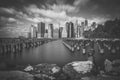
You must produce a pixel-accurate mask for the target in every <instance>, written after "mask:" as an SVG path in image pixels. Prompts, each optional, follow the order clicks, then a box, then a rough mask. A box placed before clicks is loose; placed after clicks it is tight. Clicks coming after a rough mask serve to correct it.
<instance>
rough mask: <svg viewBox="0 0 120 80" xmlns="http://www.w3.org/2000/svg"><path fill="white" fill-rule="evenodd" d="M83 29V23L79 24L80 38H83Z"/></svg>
mask: <svg viewBox="0 0 120 80" xmlns="http://www.w3.org/2000/svg"><path fill="white" fill-rule="evenodd" d="M84 28H85V23H84V22H81V26H80V37H84V36H83V33H84Z"/></svg>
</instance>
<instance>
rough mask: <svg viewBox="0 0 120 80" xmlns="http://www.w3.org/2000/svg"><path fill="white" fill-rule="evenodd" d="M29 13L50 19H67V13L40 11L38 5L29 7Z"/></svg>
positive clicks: (27, 9)
mask: <svg viewBox="0 0 120 80" xmlns="http://www.w3.org/2000/svg"><path fill="white" fill-rule="evenodd" d="M25 9H26V11H27V12H28V13H33V14H39V15H43V16H45V17H48V18H53V19H55V18H56V19H65V18H66V17H67V15H66V12H65V11H61V12H57V11H54V10H50V9H40V8H38V7H37V6H36V5H30V6H29V7H26V8H25Z"/></svg>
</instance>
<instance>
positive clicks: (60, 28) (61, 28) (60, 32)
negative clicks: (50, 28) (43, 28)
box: [59, 27, 63, 38]
mask: <svg viewBox="0 0 120 80" xmlns="http://www.w3.org/2000/svg"><path fill="white" fill-rule="evenodd" d="M62 31H63V27H59V38H62Z"/></svg>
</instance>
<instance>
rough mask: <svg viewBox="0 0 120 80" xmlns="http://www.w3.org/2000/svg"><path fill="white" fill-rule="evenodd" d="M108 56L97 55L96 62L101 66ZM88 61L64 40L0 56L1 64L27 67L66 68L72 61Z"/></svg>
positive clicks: (85, 56)
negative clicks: (45, 64) (28, 65)
mask: <svg viewBox="0 0 120 80" xmlns="http://www.w3.org/2000/svg"><path fill="white" fill-rule="evenodd" d="M105 56H106V55H104V56H103V55H100V54H96V55H95V57H96V60H97V62H98V63H99V64H100V62H101V61H103V60H104V59H105ZM79 60H87V55H83V54H81V53H80V52H77V53H73V52H71V51H69V49H68V48H67V47H65V46H64V45H63V43H62V40H57V41H53V42H49V43H46V44H43V45H41V46H39V47H36V48H30V49H25V50H23V51H22V52H21V53H14V54H13V53H11V54H4V55H1V56H0V62H7V63H12V64H19V65H27V64H32V65H36V64H40V63H53V64H57V65H59V66H64V65H65V64H66V63H69V62H72V61H79Z"/></svg>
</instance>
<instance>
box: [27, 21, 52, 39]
mask: <svg viewBox="0 0 120 80" xmlns="http://www.w3.org/2000/svg"><path fill="white" fill-rule="evenodd" d="M53 30H54V27H53V24H48V26H47V25H46V24H45V23H44V22H39V23H38V24H37V27H36V26H34V25H31V27H30V31H29V33H28V37H29V38H53Z"/></svg>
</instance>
